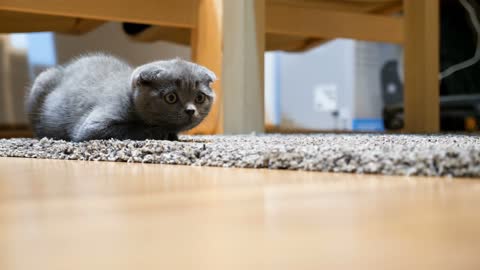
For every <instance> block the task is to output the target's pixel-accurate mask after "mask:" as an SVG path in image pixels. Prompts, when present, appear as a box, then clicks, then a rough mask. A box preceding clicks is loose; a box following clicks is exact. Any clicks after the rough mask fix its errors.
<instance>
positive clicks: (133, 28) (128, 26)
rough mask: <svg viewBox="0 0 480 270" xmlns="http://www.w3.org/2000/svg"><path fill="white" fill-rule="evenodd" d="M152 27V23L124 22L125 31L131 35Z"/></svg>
mask: <svg viewBox="0 0 480 270" xmlns="http://www.w3.org/2000/svg"><path fill="white" fill-rule="evenodd" d="M150 27H151V25H150V24H141V23H122V28H123V31H124V32H125V33H126V34H127V35H129V36H135V35H136V34H139V33H141V32H143V31H145V30H146V29H148V28H150Z"/></svg>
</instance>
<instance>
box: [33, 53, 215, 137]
mask: <svg viewBox="0 0 480 270" xmlns="http://www.w3.org/2000/svg"><path fill="white" fill-rule="evenodd" d="M215 79H216V78H215V74H214V73H213V72H211V71H210V70H208V69H206V68H204V67H202V66H199V65H197V64H194V63H190V62H187V61H184V60H180V59H173V60H167V61H157V62H152V63H149V64H146V65H142V66H139V67H137V68H136V69H133V68H132V67H130V66H129V65H128V64H126V63H125V62H123V61H121V60H119V59H117V58H115V57H113V56H109V55H104V54H92V55H87V56H83V57H80V58H79V59H76V60H73V61H72V62H70V63H68V64H66V65H65V66H58V67H54V68H50V69H48V70H46V71H44V72H42V73H41V74H40V75H39V76H38V77H37V78H36V80H35V81H34V83H33V86H32V88H31V90H30V92H29V93H28V94H27V97H26V102H25V105H26V110H27V113H28V114H29V119H30V121H31V124H32V126H33V129H34V131H35V134H36V136H37V137H48V138H54V139H63V140H68V141H86V140H92V139H110V138H115V139H133V140H144V139H168V140H176V139H177V134H178V132H181V131H185V130H189V129H191V128H193V127H195V126H196V125H198V124H199V123H200V122H201V121H202V120H203V119H204V118H205V117H206V116H207V114H208V113H209V111H210V108H211V105H212V103H213V101H214V97H215V94H214V92H213V91H212V89H211V88H210V83H211V82H213V81H214V80H215ZM169 93H171V95H170V97H172V95H175V96H176V97H177V98H176V101H175V102H174V103H173V104H170V103H168V102H167V100H166V95H168V94H169ZM202 95H204V97H201V96H202ZM196 98H197V99H196ZM202 99H203V100H204V101H203V102H201V101H202ZM170 101H171V100H170ZM199 101H200V102H199ZM187 109H189V110H190V114H191V115H189V114H188V113H187Z"/></svg>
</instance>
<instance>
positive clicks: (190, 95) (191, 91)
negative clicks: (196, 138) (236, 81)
mask: <svg viewBox="0 0 480 270" xmlns="http://www.w3.org/2000/svg"><path fill="white" fill-rule="evenodd" d="M215 80H216V77H215V74H214V73H213V72H212V71H210V70H208V69H207V68H205V67H202V66H200V65H197V64H194V63H191V62H187V61H184V60H180V59H174V60H168V61H158V62H153V63H149V64H146V65H143V66H140V67H138V68H136V69H135V70H134V71H133V73H132V77H131V83H132V90H133V101H134V105H135V110H136V112H137V114H138V115H139V116H140V118H142V120H143V121H145V122H146V123H148V124H150V125H156V126H161V127H164V128H165V129H166V130H168V131H169V132H180V131H185V130H189V129H191V128H193V127H195V126H196V125H198V124H199V123H200V122H201V121H202V120H203V119H204V118H205V117H206V116H207V115H208V113H209V112H210V108H211V107H212V103H213V101H214V98H215V93H214V92H213V91H212V89H211V88H210V85H211V83H212V82H213V81H215Z"/></svg>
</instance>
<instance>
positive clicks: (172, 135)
mask: <svg viewBox="0 0 480 270" xmlns="http://www.w3.org/2000/svg"><path fill="white" fill-rule="evenodd" d="M167 140H169V141H178V135H177V134H176V133H168V134H167Z"/></svg>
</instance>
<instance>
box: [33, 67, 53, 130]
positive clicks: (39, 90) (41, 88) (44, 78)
mask: <svg viewBox="0 0 480 270" xmlns="http://www.w3.org/2000/svg"><path fill="white" fill-rule="evenodd" d="M61 73H62V70H60V69H59V68H57V67H52V68H49V69H47V70H45V71H43V72H42V73H40V75H38V76H37V78H36V79H35V81H34V82H33V85H32V87H31V88H30V91H28V92H27V95H26V97H25V109H26V112H27V115H28V118H29V120H30V123H31V124H32V126H33V127H34V129H35V128H36V127H37V124H38V120H39V116H40V114H41V110H42V107H43V104H44V102H45V99H46V98H47V96H48V94H50V93H51V92H52V91H53V89H55V87H56V86H57V84H58V82H59V81H60V79H61V77H62V76H61V75H62V74H61Z"/></svg>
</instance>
